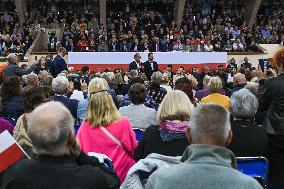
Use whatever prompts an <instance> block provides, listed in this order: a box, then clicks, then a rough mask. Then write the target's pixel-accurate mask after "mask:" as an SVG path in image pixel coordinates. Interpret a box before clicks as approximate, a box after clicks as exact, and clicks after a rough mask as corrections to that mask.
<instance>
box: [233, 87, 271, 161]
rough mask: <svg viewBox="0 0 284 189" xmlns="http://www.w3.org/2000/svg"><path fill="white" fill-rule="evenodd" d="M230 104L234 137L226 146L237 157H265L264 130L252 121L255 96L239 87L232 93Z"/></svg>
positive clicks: (255, 102)
mask: <svg viewBox="0 0 284 189" xmlns="http://www.w3.org/2000/svg"><path fill="white" fill-rule="evenodd" d="M230 104H231V111H232V115H233V121H231V125H232V131H233V135H234V137H233V140H232V142H231V144H230V145H229V147H228V148H229V149H230V150H232V152H233V153H234V154H235V156H237V157H256V156H263V157H266V143H267V136H266V130H265V128H264V127H263V126H261V125H257V124H256V123H255V122H254V116H255V114H256V112H257V108H258V101H257V98H256V96H255V95H254V94H252V93H251V92H250V91H248V90H247V89H241V90H239V91H237V92H235V93H234V94H233V95H232V97H231V103H230Z"/></svg>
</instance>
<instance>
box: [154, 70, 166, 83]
mask: <svg viewBox="0 0 284 189" xmlns="http://www.w3.org/2000/svg"><path fill="white" fill-rule="evenodd" d="M162 79H163V74H162V73H161V72H159V71H157V72H154V73H153V75H152V81H153V82H158V83H161V82H162Z"/></svg>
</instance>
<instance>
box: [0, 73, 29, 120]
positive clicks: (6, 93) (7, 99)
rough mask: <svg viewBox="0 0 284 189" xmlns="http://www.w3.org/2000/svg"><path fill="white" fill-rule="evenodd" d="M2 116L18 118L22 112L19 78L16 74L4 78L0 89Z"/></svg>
mask: <svg viewBox="0 0 284 189" xmlns="http://www.w3.org/2000/svg"><path fill="white" fill-rule="evenodd" d="M0 96H1V103H2V112H1V114H2V116H4V117H7V118H14V119H18V117H20V115H22V114H23V113H24V109H23V97H22V86H21V80H20V78H19V77H17V76H11V77H8V78H5V79H4V82H3V84H2V86H1V90H0Z"/></svg>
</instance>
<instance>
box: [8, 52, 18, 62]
mask: <svg viewBox="0 0 284 189" xmlns="http://www.w3.org/2000/svg"><path fill="white" fill-rule="evenodd" d="M7 61H8V63H11V64H16V63H17V62H18V56H17V55H16V54H14V53H10V54H8V56H7Z"/></svg>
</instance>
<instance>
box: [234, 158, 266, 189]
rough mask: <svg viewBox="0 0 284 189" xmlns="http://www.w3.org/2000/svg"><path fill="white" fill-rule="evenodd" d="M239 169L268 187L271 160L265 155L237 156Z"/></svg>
mask: <svg viewBox="0 0 284 189" xmlns="http://www.w3.org/2000/svg"><path fill="white" fill-rule="evenodd" d="M236 159H237V164H238V170H239V171H240V172H242V173H244V174H246V175H248V176H251V177H253V178H255V179H256V180H257V181H258V182H259V183H260V184H261V185H262V186H263V187H264V188H267V181H268V170H269V162H268V160H267V159H266V158H265V157H237V158H236Z"/></svg>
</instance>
